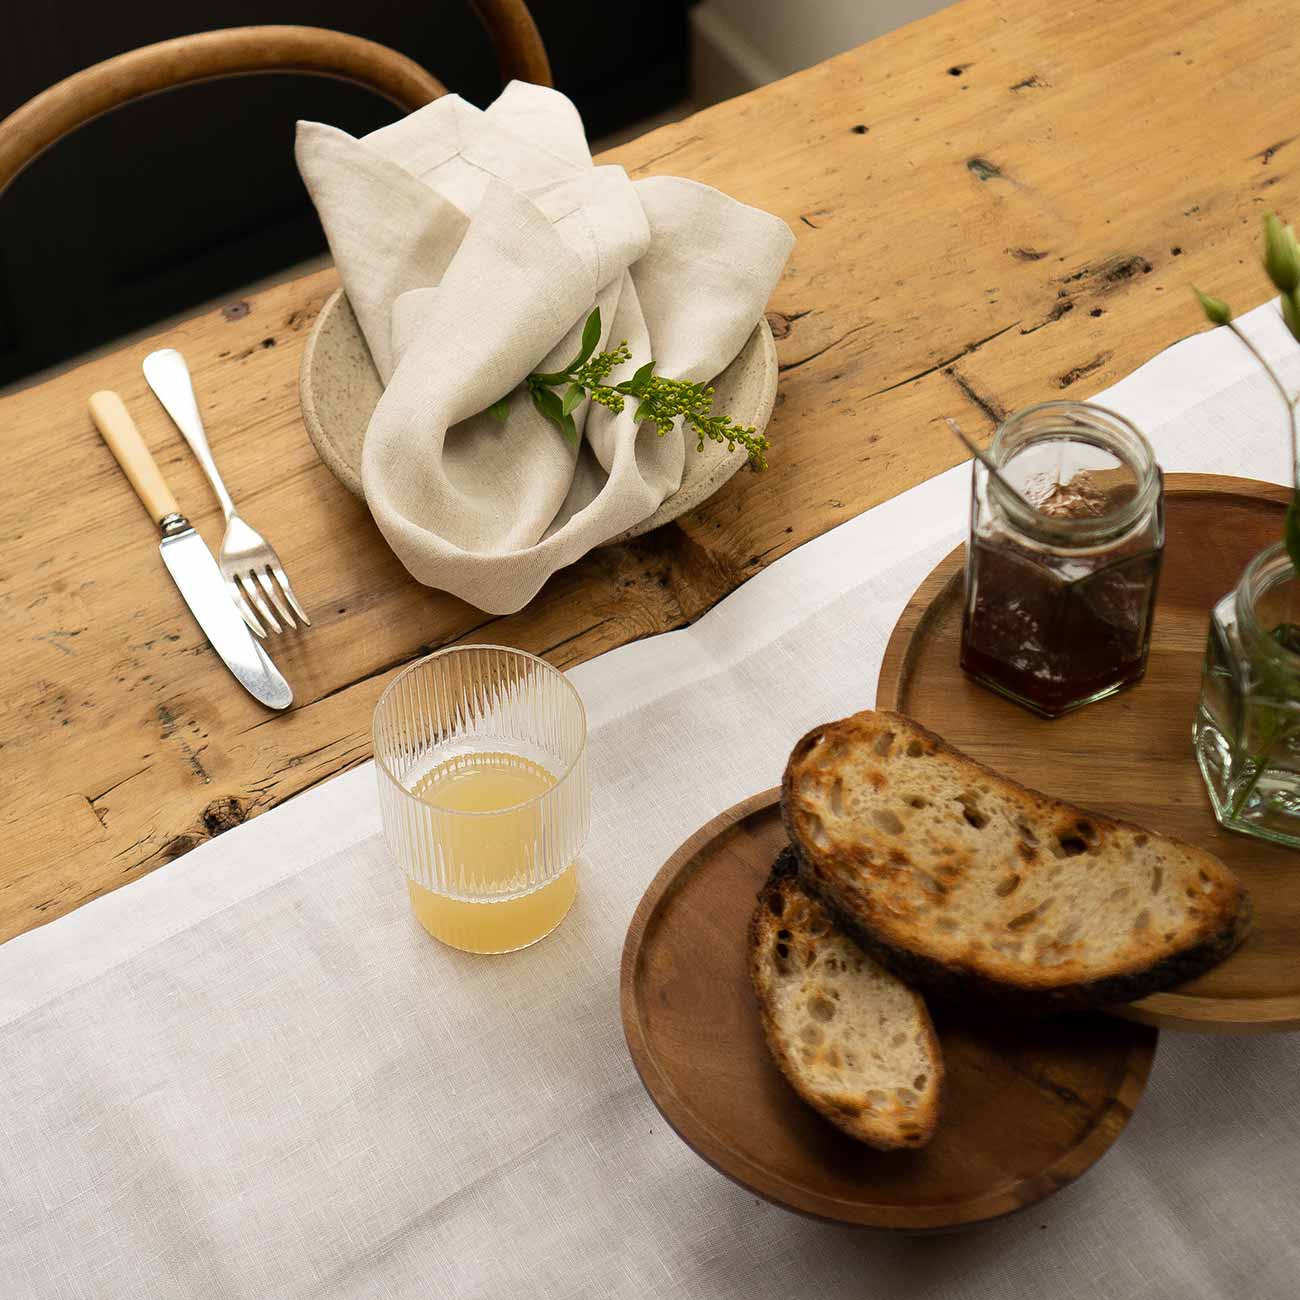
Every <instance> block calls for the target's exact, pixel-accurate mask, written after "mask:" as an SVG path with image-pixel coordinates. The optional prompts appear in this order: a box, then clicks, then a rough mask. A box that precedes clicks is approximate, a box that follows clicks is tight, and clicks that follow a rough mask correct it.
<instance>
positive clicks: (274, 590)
mask: <svg viewBox="0 0 1300 1300" xmlns="http://www.w3.org/2000/svg"><path fill="white" fill-rule="evenodd" d="M256 573H257V580H258V582H260V583H261V584H262V590H263V591H264V592H266V595H267V599H268V600H270V602H271V604H272V605H274V606H275V612H276V613H277V614H279V616H280V617H281V618H282V619H283V620H284V622H285V626H286V627H288V628H289V629H290V630H296V629H297V627H298V625H297V623H295V622H294V621H293V615H292V614H290V613H289V607H288V605H286V604H285V603H284V601H283V600H281V599H280V588H279V587H277V586H276V585H275V583H273V582H272V581H271V579H270V578H269V577H268V576H267V572H266V570H265V569H264V568H262V569H258V570H256Z"/></svg>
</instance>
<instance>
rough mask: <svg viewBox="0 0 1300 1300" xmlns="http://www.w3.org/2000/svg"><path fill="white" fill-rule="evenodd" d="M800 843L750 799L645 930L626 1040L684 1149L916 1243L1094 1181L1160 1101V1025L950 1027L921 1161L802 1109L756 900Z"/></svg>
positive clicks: (706, 833) (659, 901)
mask: <svg viewBox="0 0 1300 1300" xmlns="http://www.w3.org/2000/svg"><path fill="white" fill-rule="evenodd" d="M784 843H785V832H784V830H783V828H782V826H781V818H780V813H779V810H778V807H777V791H775V790H770V791H768V792H767V793H766V794H762V795H758V796H756V797H754V798H752V799H748V800H746V801H745V802H744V803H742V804H739V805H737V806H736V807H735V808H732V809H731V810H730V811H729V812H726V813H723V814H722V816H720V817H718V818H716V819H715V820H713V821H712V822H710V823H709V824H708V825H707V826H706V827H704V829H703V830H701V831H699V832H698V833H697V834H696V835H694V836H693V837H692V838H691V839H690V840H689V841H688V842H687V843H686V844H685V845H683V846H682V848H681V849H679V850H678V852H677V853H676V854H675V855H674V856H673V858H672V860H671V861H670V862H668V864H667V865H666V866H665V867H664V868H663V869H662V870H661V871H660V872H659V874H658V875H657V876H656V877H655V879H654V881H653V883H652V884H651V885H650V888H649V889H648V890H647V891H646V894H645V897H644V898H643V899H642V900H641V903H640V905H639V906H638V907H637V909H636V914H635V915H634V916H633V918H632V924H631V926H630V927H629V929H628V934H627V941H626V943H625V944H624V946H623V966H622V985H621V996H622V1011H623V1030H624V1033H625V1034H626V1035H627V1042H628V1047H629V1048H630V1049H631V1052H632V1060H633V1061H634V1062H635V1064H636V1068H637V1071H638V1072H639V1073H640V1075H641V1080H642V1082H643V1083H644V1084H645V1086H646V1090H647V1091H648V1092H649V1093H650V1096H651V1098H652V1099H653V1101H654V1103H655V1105H656V1106H657V1107H658V1108H659V1110H660V1112H661V1113H662V1114H663V1116H664V1118H665V1119H666V1120H667V1121H668V1122H669V1124H671V1125H672V1126H673V1128H674V1129H675V1130H676V1131H677V1133H678V1135H679V1136H680V1137H681V1138H682V1139H683V1140H684V1141H685V1142H686V1143H687V1144H688V1145H689V1146H691V1147H692V1148H693V1149H694V1150H695V1151H696V1152H697V1153H698V1154H699V1155H701V1156H703V1157H704V1159H705V1160H707V1161H708V1162H709V1164H711V1165H712V1166H713V1167H714V1168H715V1169H717V1170H719V1171H720V1172H721V1173H724V1174H726V1175H727V1177H728V1178H731V1179H733V1180H734V1181H736V1182H737V1183H739V1184H740V1185H741V1186H742V1187H745V1188H748V1189H749V1190H750V1191H751V1192H753V1193H755V1194H756V1195H758V1196H762V1197H765V1198H766V1199H767V1200H769V1201H772V1202H773V1203H774V1204H776V1205H780V1206H783V1207H785V1208H786V1209H789V1210H794V1211H796V1212H798V1213H800V1214H806V1215H811V1216H812V1217H814V1218H820V1219H829V1220H833V1221H835V1222H839V1223H847V1224H853V1225H858V1226H869V1227H877V1228H902V1229H911V1230H914V1231H921V1230H934V1229H940V1228H954V1227H957V1226H959V1225H964V1224H974V1223H979V1222H981V1221H983V1220H986V1219H993V1218H996V1217H998V1216H999V1215H1003V1214H1008V1213H1010V1212H1011V1211H1013V1210H1017V1209H1020V1208H1022V1207H1024V1206H1026V1205H1031V1204H1033V1203H1034V1202H1035V1201H1040V1200H1042V1199H1043V1198H1044V1197H1046V1196H1050V1195H1051V1193H1052V1192H1054V1191H1056V1190H1057V1189H1058V1188H1060V1187H1063V1186H1065V1185H1066V1184H1067V1183H1069V1182H1071V1181H1072V1180H1073V1179H1075V1178H1077V1177H1078V1176H1079V1175H1080V1174H1082V1173H1083V1172H1084V1171H1085V1170H1086V1169H1088V1168H1089V1167H1090V1166H1091V1165H1093V1164H1094V1163H1095V1162H1096V1161H1097V1160H1098V1159H1099V1158H1100V1157H1101V1155H1102V1154H1103V1153H1104V1152H1105V1151H1106V1149H1107V1148H1108V1147H1109V1146H1110V1144H1111V1143H1112V1142H1114V1140H1115V1139H1116V1137H1118V1136H1119V1133H1120V1131H1121V1130H1122V1129H1123V1127H1124V1125H1125V1124H1126V1123H1127V1121H1128V1118H1129V1116H1130V1115H1131V1114H1132V1111H1133V1107H1134V1106H1136V1105H1137V1102H1138V1098H1139V1097H1141V1095H1142V1090H1143V1087H1144V1086H1145V1084H1146V1079H1147V1074H1148V1072H1149V1071H1150V1069H1151V1062H1152V1059H1153V1058H1154V1056H1155V1048H1156V1032H1155V1030H1153V1029H1151V1028H1149V1027H1147V1026H1144V1025H1137V1024H1130V1023H1128V1022H1125V1021H1120V1020H1114V1019H1112V1018H1110V1017H1107V1016H1100V1015H1093V1016H1082V1017H1070V1018H1067V1019H1062V1020H1057V1021H1051V1022H1048V1023H1046V1024H1040V1025H1037V1026H1034V1027H1032V1028H1027V1027H1024V1026H1017V1025H1014V1024H1007V1023H995V1024H978V1023H975V1022H972V1021H971V1020H970V1018H969V1017H963V1018H962V1020H961V1021H960V1022H956V1023H954V1022H952V1021H945V1020H944V1019H942V1018H939V1017H936V1022H935V1023H936V1028H937V1030H938V1033H939V1039H940V1042H941V1044H942V1046H943V1053H944V1061H945V1065H946V1070H947V1074H946V1078H945V1082H944V1096H943V1118H942V1120H941V1123H940V1127H939V1131H938V1133H937V1134H936V1135H935V1137H934V1139H933V1141H932V1142H931V1143H930V1145H929V1146H927V1147H925V1148H924V1149H922V1150H920V1151H896V1152H888V1153H885V1152H880V1151H873V1150H872V1149H871V1148H869V1147H866V1146H863V1145H861V1144H860V1143H858V1142H855V1141H853V1140H852V1139H851V1138H848V1137H845V1136H844V1135H843V1134H842V1133H840V1132H839V1130H838V1129H836V1128H834V1127H832V1126H831V1125H830V1124H828V1123H827V1122H826V1121H825V1120H824V1119H822V1118H821V1116H820V1115H818V1114H817V1113H816V1112H815V1111H813V1110H812V1109H810V1108H809V1107H807V1106H805V1105H804V1103H803V1102H802V1101H800V1100H799V1098H798V1097H797V1096H796V1095H795V1093H794V1092H793V1090H792V1089H791V1088H790V1087H789V1085H788V1084H787V1083H786V1081H785V1079H784V1078H783V1077H782V1075H781V1074H780V1073H779V1071H778V1070H777V1068H776V1066H775V1065H774V1064H773V1062H772V1059H771V1057H770V1056H769V1055H768V1052H767V1046H766V1043H765V1042H764V1040H763V1030H762V1027H761V1025H760V1024H759V1019H758V1011H757V1008H756V1007H755V1004H754V994H753V991H752V989H751V987H750V983H749V968H748V951H747V929H748V926H749V919H750V916H751V915H752V913H753V910H754V902H755V895H756V894H757V893H758V890H759V888H760V886H761V885H762V883H763V881H764V880H765V879H766V877H767V873H768V871H769V869H770V867H771V865H772V861H773V859H774V858H775V857H776V854H777V852H778V850H779V849H780V847H781V846H782V845H783V844H784Z"/></svg>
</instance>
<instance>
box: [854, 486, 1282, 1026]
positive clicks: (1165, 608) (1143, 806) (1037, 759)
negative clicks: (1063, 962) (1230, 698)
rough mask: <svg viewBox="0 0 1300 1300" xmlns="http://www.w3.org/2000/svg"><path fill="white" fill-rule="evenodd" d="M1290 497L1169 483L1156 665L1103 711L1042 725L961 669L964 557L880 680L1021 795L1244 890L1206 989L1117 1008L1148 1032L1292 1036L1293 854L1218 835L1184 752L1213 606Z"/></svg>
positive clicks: (880, 700) (1278, 491) (925, 592)
mask: <svg viewBox="0 0 1300 1300" xmlns="http://www.w3.org/2000/svg"><path fill="white" fill-rule="evenodd" d="M1289 497H1290V490H1289V489H1286V488H1279V487H1275V486H1273V485H1272V484H1268V483H1257V482H1255V481H1253V480H1250V479H1237V478H1220V477H1217V476H1214V475H1199V474H1170V475H1168V476H1167V477H1166V479H1165V518H1166V540H1165V557H1164V566H1163V570H1162V572H1161V575H1160V590H1159V594H1158V596H1157V599H1156V615H1155V622H1154V624H1153V629H1152V634H1151V657H1150V660H1149V661H1148V664H1147V672H1146V676H1145V677H1144V678H1143V679H1142V681H1140V682H1139V683H1137V684H1136V685H1135V686H1133V687H1131V688H1130V689H1129V690H1126V691H1121V692H1120V693H1119V694H1118V695H1113V696H1111V698H1110V699H1108V700H1101V701H1100V702H1099V703H1097V704H1089V705H1088V706H1087V707H1086V708H1082V709H1078V710H1076V711H1075V712H1074V713H1068V714H1066V715H1065V717H1063V718H1054V719H1051V720H1048V719H1045V718H1039V717H1036V716H1035V715H1034V714H1032V713H1030V712H1029V711H1028V710H1026V709H1023V708H1021V707H1020V706H1019V705H1016V704H1012V703H1011V702H1010V701H1009V700H1005V699H1003V698H1002V697H1001V696H1000V695H996V694H995V693H994V692H992V691H990V690H987V689H985V688H984V687H982V686H977V685H976V684H975V683H974V682H972V681H971V680H970V679H968V678H967V677H966V676H965V675H964V674H963V673H962V671H961V669H960V667H959V666H958V662H957V659H958V650H959V645H960V641H961V619H962V594H963V593H962V568H963V563H964V558H965V547H958V549H957V550H956V551H954V552H953V553H952V554H951V555H949V556H948V558H947V559H946V560H944V561H943V563H942V564H940V565H939V567H938V568H937V569H935V571H934V572H933V573H932V574H931V575H930V576H929V577H928V578H927V579H926V580H925V582H923V583H922V584H921V586H920V587H919V588H918V589H917V591H916V594H915V595H914V596H913V597H912V599H911V601H910V603H909V604H908V606H907V608H906V609H905V610H904V611H903V615H902V617H901V618H900V619H899V621H898V625H897V627H895V629H894V633H893V636H892V637H891V638H890V642H889V647H888V649H887V650H886V652H885V658H884V663H883V664H882V666H881V669H880V685H879V688H878V690H877V692H876V703H877V707H879V708H882V709H897V710H898V711H899V712H902V713H907V714H909V715H910V716H911V717H914V718H915V719H916V720H917V721H918V722H921V723H923V724H924V725H925V726H927V727H930V728H931V729H932V730H934V731H936V732H938V734H939V735H941V736H943V737H944V739H945V740H947V741H949V742H950V743H952V744H953V745H956V746H957V747H958V748H959V749H962V750H965V752H966V753H968V754H970V755H971V757H972V758H976V759H979V760H980V761H981V762H983V763H987V764H988V765H989V766H990V767H994V768H996V769H997V770H998V771H1000V772H1005V773H1006V775H1007V776H1010V777H1012V778H1014V779H1015V780H1017V781H1021V782H1023V783H1024V784H1025V785H1028V786H1031V787H1033V788H1035V789H1038V790H1045V791H1047V792H1049V793H1051V794H1055V795H1059V796H1060V797H1061V798H1064V799H1069V800H1070V802H1071V803H1077V804H1082V805H1083V806H1084V807H1085V808H1095V809H1097V810H1098V811H1099V812H1107V813H1111V814H1113V815H1114V816H1116V817H1123V818H1127V819H1129V820H1131V821H1135V822H1138V823H1140V824H1141V825H1143V826H1149V827H1150V828H1151V829H1152V830H1156V831H1163V832H1165V833H1166V834H1169V835H1176V836H1177V837H1178V838H1179V839H1183V840H1187V841H1188V842H1190V843H1192V844H1198V845H1201V846H1202V847H1204V848H1206V849H1208V850H1209V851H1210V852H1211V853H1214V854H1217V855H1218V856H1219V857H1220V858H1222V859H1223V861H1224V862H1226V863H1227V864H1228V865H1229V866H1230V867H1232V869H1233V870H1234V871H1235V872H1237V874H1238V875H1239V876H1241V878H1242V880H1244V881H1245V883H1246V886H1247V888H1248V889H1249V890H1250V892H1251V895H1252V896H1253V899H1254V903H1255V923H1254V929H1253V931H1252V932H1251V935H1250V937H1249V938H1248V939H1247V940H1246V942H1245V943H1244V944H1243V945H1242V946H1241V947H1240V948H1239V949H1238V950H1237V951H1236V952H1235V953H1234V954H1233V955H1232V956H1231V957H1229V958H1228V960H1227V961H1226V962H1224V963H1223V964H1222V965H1221V966H1218V967H1216V968H1215V969H1214V970H1212V971H1210V972H1209V973H1208V974H1206V975H1203V976H1201V978H1200V979H1196V980H1192V981H1190V982H1189V983H1187V984H1184V985H1182V986H1181V987H1179V988H1178V989H1177V990H1176V991H1173V992H1169V993H1157V994H1155V995H1153V996H1152V997H1149V998H1144V999H1143V1000H1142V1001H1141V1002H1135V1003H1133V1004H1131V1005H1130V1006H1126V1007H1122V1008H1116V1009H1115V1010H1116V1014H1119V1015H1123V1016H1126V1017H1128V1018H1130V1019H1133V1020H1141V1021H1144V1022H1146V1023H1147V1024H1152V1025H1160V1026H1162V1027H1167V1028H1170V1029H1196V1030H1201V1031H1203V1032H1211V1033H1229V1034H1255V1033H1268V1032H1275V1031H1280V1030H1289V1029H1300V854H1297V853H1296V852H1295V851H1294V850H1291V849H1285V848H1282V847H1280V846H1279V845H1275V844H1268V843H1266V842H1265V841H1263V840H1257V839H1253V838H1251V837H1250V836H1246V835H1241V834H1239V833H1236V832H1233V831H1225V830H1224V829H1223V828H1222V827H1220V826H1219V824H1218V823H1217V822H1216V821H1215V820H1214V814H1213V813H1212V812H1211V811H1210V803H1209V799H1208V798H1207V796H1206V793H1205V788H1204V786H1203V784H1202V782H1201V775H1200V772H1199V770H1198V769H1197V766H1196V758H1195V756H1194V754H1193V752H1192V719H1193V717H1194V715H1195V712H1196V704H1197V699H1198V697H1199V695H1200V689H1201V660H1202V657H1203V656H1204V653H1205V639H1206V630H1207V627H1208V620H1209V615H1210V609H1211V608H1212V607H1213V606H1214V604H1215V603H1216V602H1217V601H1218V600H1219V599H1220V598H1221V597H1222V596H1224V595H1225V594H1226V593H1227V592H1229V591H1231V590H1232V589H1233V588H1234V587H1235V586H1236V585H1237V581H1238V579H1239V578H1240V577H1241V573H1242V570H1243V569H1244V568H1245V567H1246V564H1247V562H1248V561H1249V560H1250V559H1252V558H1253V557H1254V556H1255V555H1256V554H1257V553H1258V552H1259V551H1261V550H1262V549H1263V548H1264V547H1265V546H1268V545H1271V544H1272V543H1274V542H1276V541H1278V540H1279V539H1280V538H1281V536H1282V518H1283V513H1284V511H1285V508H1286V502H1287V500H1288V499H1289Z"/></svg>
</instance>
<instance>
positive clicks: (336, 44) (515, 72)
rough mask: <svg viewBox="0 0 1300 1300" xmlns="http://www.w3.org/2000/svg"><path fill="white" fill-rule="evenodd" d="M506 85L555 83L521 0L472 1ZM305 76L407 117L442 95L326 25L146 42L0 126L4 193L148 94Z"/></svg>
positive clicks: (377, 48)
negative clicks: (82, 130) (54, 152)
mask: <svg viewBox="0 0 1300 1300" xmlns="http://www.w3.org/2000/svg"><path fill="white" fill-rule="evenodd" d="M471 4H472V7H473V9H474V10H475V12H476V13H477V14H478V16H479V20H480V21H481V22H482V24H483V26H484V27H485V28H486V29H487V33H488V36H489V38H490V39H491V41H492V45H493V48H494V50H495V51H496V56H497V63H498V65H499V66H500V68H501V75H502V79H503V80H504V81H509V80H511V79H512V78H518V79H519V80H521V81H532V82H536V83H537V84H539V85H543V86H549V85H550V84H551V67H550V62H549V60H548V59H547V57H546V49H545V47H544V46H543V45H542V38H541V35H540V34H539V33H538V30H537V25H536V24H535V23H534V22H533V18H532V15H531V14H530V13H529V12H528V8H527V6H526V5H525V4H524V0H471ZM259 72H284V73H306V74H309V75H315V76H321V77H332V78H334V79H336V80H339V81H348V82H352V83H354V84H355V85H359V86H362V87H364V88H366V89H368V90H372V91H374V92H375V94H377V95H381V96H382V97H383V98H385V99H387V100H389V101H390V102H391V103H393V104H396V105H397V106H398V107H399V108H403V109H405V110H407V111H408V112H411V111H413V110H415V109H417V108H421V107H423V106H424V105H425V104H427V103H429V102H430V100H433V99H437V98H438V96H439V95H445V94H446V93H447V88H446V87H445V86H444V85H443V84H442V82H440V81H439V80H438V79H437V78H436V77H434V76H432V75H431V74H430V73H428V72H426V71H425V70H424V68H422V67H421V66H420V65H419V64H418V63H416V62H414V60H412V59H408V58H407V57H406V56H405V55H403V54H399V53H397V51H396V50H391V49H389V48H388V47H387V46H385V45H379V44H377V43H376V42H374V41H367V40H363V39H362V38H361V37H359V36H349V35H346V34H345V33H343V32H334V31H327V30H326V29H325V28H322V27H277V26H265V27H261V26H259V27H229V28H225V29H224V30H221V31H215V32H202V33H200V34H198V35H196V36H180V37H177V38H176V39H175V40H170V41H160V42H158V43H157V44H156V45H145V46H142V47H141V48H139V49H136V50H130V51H128V52H127V53H125V54H119V55H117V56H116V57H115V58H111V59H105V60H104V62H102V63H96V64H94V65H93V66H92V67H89V68H85V69H83V70H82V71H81V72H77V73H74V74H73V75H72V76H70V77H66V78H65V79H64V80H62V81H60V82H56V83H55V84H54V85H53V86H50V87H49V89H48V90H44V91H42V92H41V93H40V94H39V95H36V96H35V97H34V98H32V99H29V100H28V101H27V103H25V104H23V105H22V106H21V107H20V108H17V109H15V110H14V112H12V113H11V114H10V115H9V116H8V117H7V118H5V119H4V121H3V122H0V194H2V193H3V192H4V190H5V188H6V187H7V186H8V185H9V183H10V182H11V181H12V180H13V179H14V177H16V176H17V175H18V174H19V173H20V172H21V171H22V170H23V168H24V167H26V166H27V165H28V164H29V163H31V162H33V161H34V160H35V159H36V158H38V157H40V155H41V154H42V153H44V152H45V150H46V149H48V148H50V147H51V146H52V145H54V144H56V143H57V142H58V141H59V140H61V139H63V137H64V136H66V135H69V134H71V133H72V132H73V131H75V130H76V129H77V128H78V127H80V126H84V125H85V124H86V123H87V122H91V121H93V120H94V119H95V118H97V117H101V116H102V115H103V114H105V113H108V112H111V111H112V110H113V109H115V108H120V107H121V106H122V105H124V104H129V103H132V102H134V101H135V100H138V99H144V98H145V97H146V96H148V95H155V94H158V93H159V92H160V91H164V90H171V89H174V88H176V87H178V86H187V85H193V84H194V83H196V82H200V81H212V80H215V79H217V78H221V77H238V76H247V75H249V74H252V73H259Z"/></svg>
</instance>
